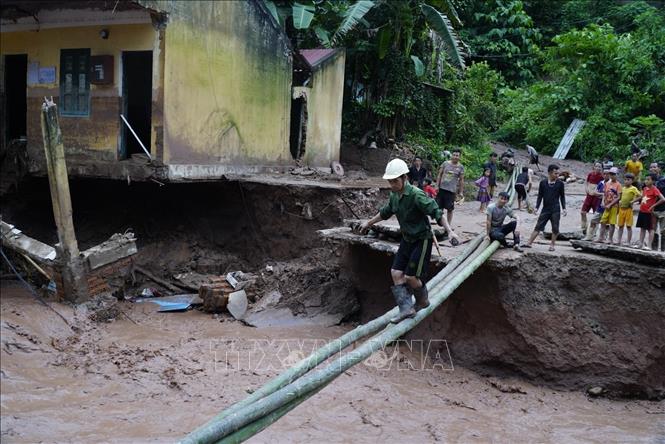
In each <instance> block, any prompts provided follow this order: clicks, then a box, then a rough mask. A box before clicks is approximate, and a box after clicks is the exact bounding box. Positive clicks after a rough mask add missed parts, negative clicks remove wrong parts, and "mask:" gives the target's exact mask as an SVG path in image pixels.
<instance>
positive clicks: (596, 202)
mask: <svg viewBox="0 0 665 444" xmlns="http://www.w3.org/2000/svg"><path fill="white" fill-rule="evenodd" d="M600 199H601V197H600V196H589V195H588V194H587V196H586V197H585V198H584V203H582V213H588V212H589V211H594V212H596V211H598V207H599V206H600Z"/></svg>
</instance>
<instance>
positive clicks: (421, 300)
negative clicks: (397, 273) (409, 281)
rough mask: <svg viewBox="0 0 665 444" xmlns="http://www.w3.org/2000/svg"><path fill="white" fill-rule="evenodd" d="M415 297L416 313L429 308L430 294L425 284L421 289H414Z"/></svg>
mask: <svg viewBox="0 0 665 444" xmlns="http://www.w3.org/2000/svg"><path fill="white" fill-rule="evenodd" d="M413 295H414V296H415V297H416V305H415V306H414V308H415V310H416V311H419V310H422V309H423V308H427V307H429V293H428V292H427V287H426V286H425V285H424V284H423V286H422V287H420V288H414V289H413Z"/></svg>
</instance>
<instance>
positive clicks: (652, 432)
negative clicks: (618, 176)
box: [0, 282, 665, 443]
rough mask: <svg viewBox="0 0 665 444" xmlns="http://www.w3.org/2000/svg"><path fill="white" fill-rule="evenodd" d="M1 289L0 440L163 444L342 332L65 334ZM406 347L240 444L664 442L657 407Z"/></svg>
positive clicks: (664, 413)
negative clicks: (498, 374)
mask: <svg viewBox="0 0 665 444" xmlns="http://www.w3.org/2000/svg"><path fill="white" fill-rule="evenodd" d="M1 290H2V297H1V317H2V324H1V333H2V348H1V352H0V353H1V358H2V360H1V370H2V371H1V374H0V383H1V410H0V413H1V417H2V424H1V433H2V435H1V438H2V442H3V443H5V442H7V443H10V442H29V443H32V442H77V443H78V442H131V443H141V442H173V441H175V440H176V439H177V438H178V437H181V436H183V435H184V434H186V433H187V432H188V431H191V430H193V429H194V428H196V427H197V426H198V425H200V424H202V423H203V422H205V421H206V420H208V419H209V418H211V417H212V416H214V415H215V414H216V413H217V412H219V411H220V410H222V409H224V408H225V407H227V406H228V405H230V404H231V403H233V402H235V401H237V400H240V399H241V398H243V397H244V396H246V394H247V392H248V391H249V390H251V389H254V388H257V387H259V386H260V385H262V384H263V383H264V382H266V381H267V380H268V379H270V378H271V377H273V376H275V375H276V374H277V373H279V371H280V370H281V369H283V368H286V367H288V366H289V365H290V364H291V363H292V362H294V361H295V360H296V359H297V358H298V357H300V356H303V355H304V354H307V353H309V351H311V350H312V349H313V348H315V347H317V346H320V345H322V343H324V342H325V341H328V340H330V339H333V338H335V337H337V336H339V335H340V334H342V333H344V332H345V331H347V330H348V329H349V328H351V327H350V326H338V327H332V328H322V327H312V326H308V327H289V328H267V329H255V328H251V327H247V326H244V325H243V324H241V323H239V322H236V321H233V320H231V319H229V318H226V317H222V318H221V319H218V318H215V317H213V316H211V315H209V314H204V313H200V312H198V311H189V312H186V313H157V312H156V309H157V308H156V306H155V305H153V304H151V303H142V304H131V303H123V304H122V305H121V308H122V311H123V312H124V313H125V315H120V316H119V317H118V318H117V319H115V320H113V321H112V322H103V323H99V322H93V321H91V320H89V319H88V313H87V312H86V311H85V310H83V309H81V308H79V309H76V310H74V309H72V308H70V307H68V306H65V305H60V304H53V307H54V308H56V309H57V310H58V311H59V312H60V313H62V314H63V315H64V316H65V317H66V318H67V319H68V320H70V322H71V323H72V324H73V325H76V326H78V327H79V329H80V330H79V331H78V332H76V333H75V332H72V331H71V330H70V329H69V328H68V327H67V326H66V325H65V324H64V322H63V321H62V320H61V319H59V318H58V317H57V316H55V315H54V314H53V313H52V312H51V311H49V310H48V309H47V308H45V307H44V306H42V305H40V304H38V303H37V302H36V301H35V300H34V299H32V298H31V297H30V295H29V294H28V293H27V292H26V291H25V290H24V289H22V288H21V287H19V286H18V284H17V283H14V282H3V283H2V288H1ZM129 318H131V320H130V319H129ZM411 345H412V346H413V344H411ZM419 346H420V344H416V346H415V347H414V348H413V350H409V349H408V348H407V347H406V345H404V344H402V345H401V346H399V347H390V348H387V349H386V350H384V351H382V352H379V354H378V355H375V356H374V357H373V359H371V360H370V361H369V362H368V363H364V364H360V365H357V366H356V367H354V368H352V369H350V370H348V371H346V372H345V373H343V374H342V375H341V376H340V377H339V378H338V379H337V380H335V381H334V382H333V383H332V384H330V385H329V386H328V387H326V388H325V389H324V390H322V391H321V392H320V393H318V394H317V395H315V396H314V397H313V398H311V399H309V400H308V401H306V402H305V403H303V404H301V405H300V406H299V407H297V408H296V409H294V410H293V411H292V412H290V413H289V414H288V415H287V416H286V417H284V418H282V419H281V420H280V421H279V422H277V423H276V424H274V425H273V426H271V427H270V428H268V429H267V430H265V431H263V432H262V433H260V434H259V435H257V436H256V437H254V438H253V440H252V441H253V442H271V443H272V442H306V441H307V442H310V441H320V442H367V443H375V442H377V441H382V442H402V443H403V442H431V441H443V442H580V441H584V442H598V443H607V442H643V443H654V442H663V441H664V440H665V405H664V403H663V402H653V401H642V400H609V399H604V398H589V397H588V396H587V395H586V394H585V393H581V392H566V391H554V390H552V389H548V388H545V387H540V386H536V385H532V384H530V383H527V382H524V381H522V380H519V379H498V378H488V377H484V376H481V375H478V374H476V373H474V372H472V371H469V370H466V369H464V368H459V367H455V366H454V362H453V363H451V362H450V360H449V359H448V357H447V356H442V357H441V359H440V360H434V361H431V360H427V359H424V358H423V354H421V353H420V352H419V351H418V347H419ZM423 346H425V345H423ZM450 346H451V347H454V344H451V345H450ZM451 364H452V366H451Z"/></svg>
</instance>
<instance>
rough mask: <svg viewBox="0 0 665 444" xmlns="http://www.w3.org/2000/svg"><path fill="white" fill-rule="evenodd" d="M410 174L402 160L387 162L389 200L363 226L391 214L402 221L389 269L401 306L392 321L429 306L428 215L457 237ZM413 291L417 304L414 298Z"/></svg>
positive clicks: (429, 253) (429, 232)
mask: <svg viewBox="0 0 665 444" xmlns="http://www.w3.org/2000/svg"><path fill="white" fill-rule="evenodd" d="M408 173H409V167H408V166H407V165H406V163H405V162H404V161H403V160H401V159H393V160H391V161H390V162H389V163H388V165H387V166H386V172H385V174H384V175H383V178H384V179H386V180H387V181H388V183H389V184H390V191H391V193H390V199H389V200H388V203H387V204H386V205H384V206H383V207H382V208H381V209H380V210H379V212H378V213H377V214H376V215H375V216H374V217H373V218H371V219H370V220H368V221H367V222H365V223H364V224H363V225H362V226H361V232H362V233H366V232H367V231H368V230H369V228H370V227H371V226H372V225H374V224H375V223H377V222H379V221H381V220H386V219H388V218H390V217H391V216H392V215H395V216H397V220H398V221H399V226H400V229H401V232H402V241H401V242H400V244H399V250H397V254H396V255H395V258H394V259H393V264H392V267H391V270H390V274H391V276H392V280H393V286H392V287H390V289H391V290H392V293H393V296H394V298H395V302H396V303H397V306H398V307H399V314H398V315H397V316H395V317H394V318H392V319H391V320H390V321H391V322H393V323H398V322H400V321H402V320H403V319H406V318H412V317H413V316H415V314H416V311H418V310H420V309H423V308H426V307H428V306H429V298H428V294H427V287H426V286H425V283H424V282H423V279H424V277H425V274H426V272H427V268H428V267H429V262H430V256H431V254H432V228H431V225H430V222H429V218H428V216H429V217H432V218H434V220H436V221H437V223H438V224H439V225H442V226H443V227H445V228H446V229H447V230H448V233H450V235H451V236H452V237H455V238H456V236H455V233H454V232H453V231H452V229H451V228H450V225H449V224H448V221H447V220H446V218H445V217H443V212H442V211H441V209H439V206H438V205H437V204H436V202H435V201H434V200H433V199H431V198H429V197H427V195H426V194H425V193H424V192H423V190H421V189H419V188H416V187H414V186H413V185H411V184H410V183H409V180H408V178H407V174H408ZM412 292H413V295H414V296H415V298H416V303H415V305H414V304H413V301H412V300H411V293H412Z"/></svg>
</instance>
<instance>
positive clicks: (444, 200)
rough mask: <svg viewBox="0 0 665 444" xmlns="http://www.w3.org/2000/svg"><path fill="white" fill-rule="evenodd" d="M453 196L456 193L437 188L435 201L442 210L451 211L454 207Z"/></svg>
mask: <svg viewBox="0 0 665 444" xmlns="http://www.w3.org/2000/svg"><path fill="white" fill-rule="evenodd" d="M455 196H456V194H455V193H453V192H452V191H448V190H444V189H443V188H439V193H438V194H437V195H436V203H437V204H438V205H439V208H441V209H442V210H451V211H452V210H454V209H455Z"/></svg>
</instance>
